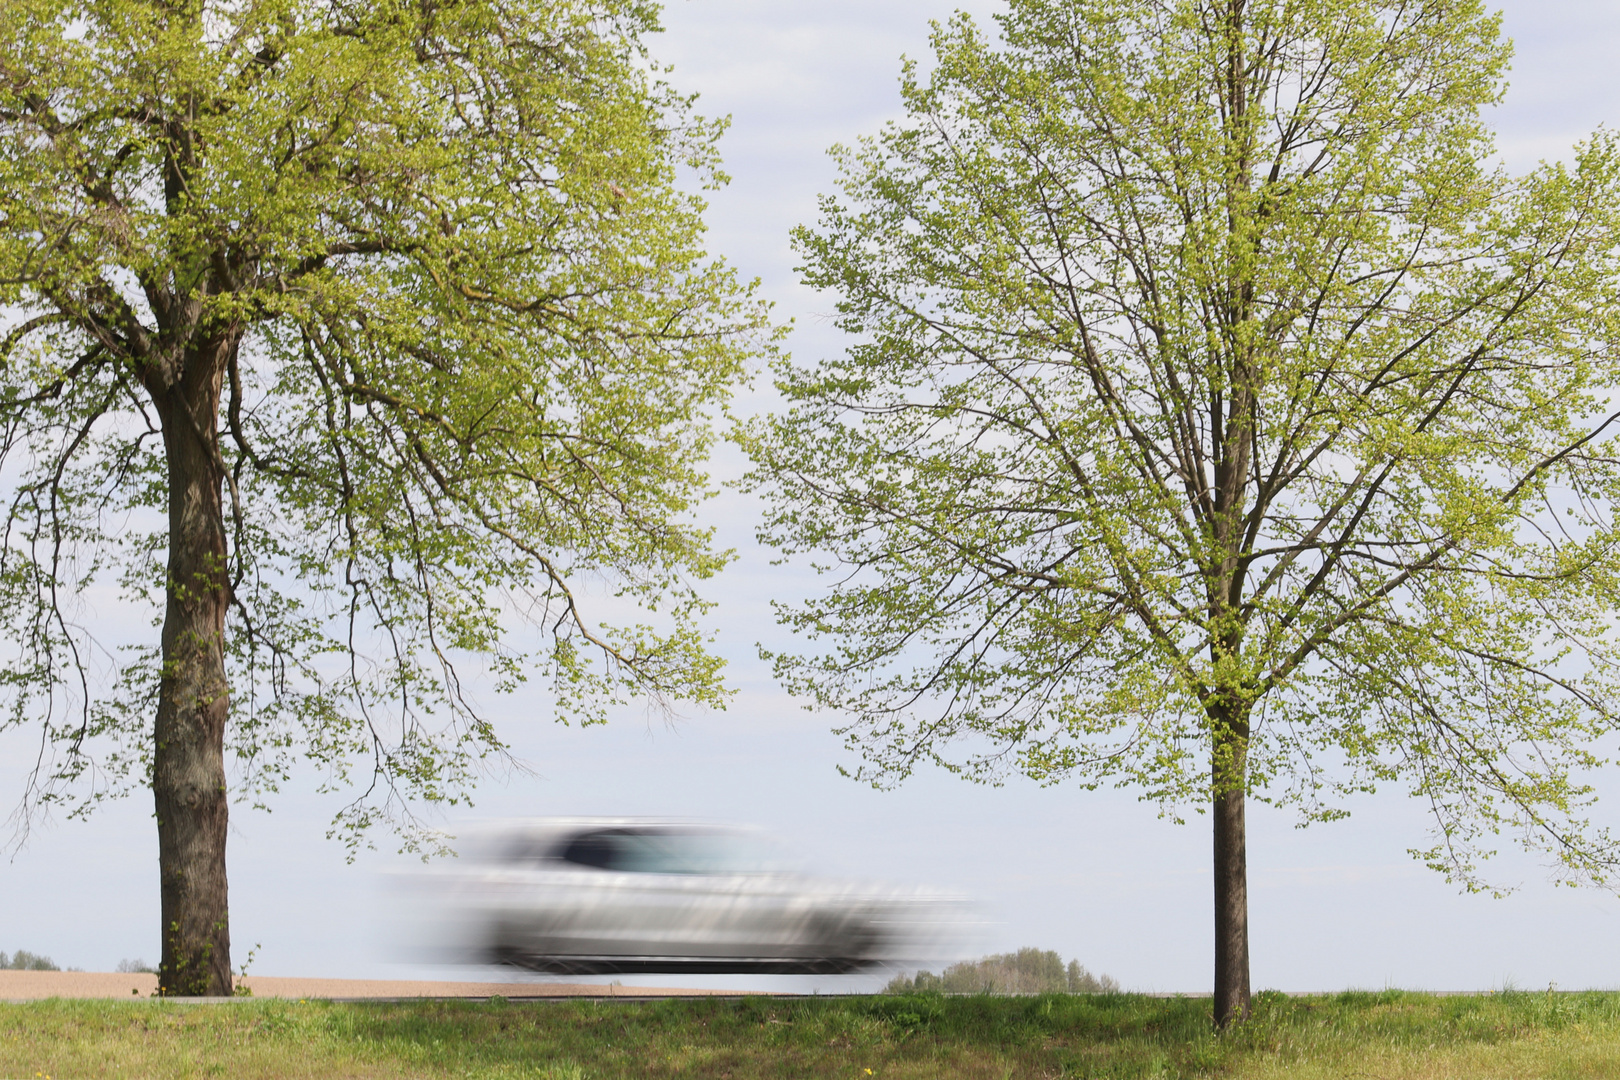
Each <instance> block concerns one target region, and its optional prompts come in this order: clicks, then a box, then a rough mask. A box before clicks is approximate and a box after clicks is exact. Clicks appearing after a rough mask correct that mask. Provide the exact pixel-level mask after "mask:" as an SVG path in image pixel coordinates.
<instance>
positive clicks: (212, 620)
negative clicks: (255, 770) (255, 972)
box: [148, 341, 234, 996]
mask: <svg viewBox="0 0 1620 1080" xmlns="http://www.w3.org/2000/svg"><path fill="white" fill-rule="evenodd" d="M233 345H234V343H233V342H220V341H215V342H211V343H209V346H208V347H206V348H204V349H201V350H196V351H194V350H187V355H186V357H185V362H184V364H183V366H182V370H181V371H180V373H179V377H178V378H177V379H176V380H174V381H173V382H172V383H171V384H169V385H167V386H161V387H152V384H151V382H150V381H149V382H148V385H149V387H152V396H153V399H154V401H155V403H156V406H157V411H158V414H159V417H160V419H161V422H162V427H163V445H164V451H165V454H166V456H167V464H168V482H169V567H168V586H167V591H168V603H167V607H166V610H165V614H164V620H163V671H162V682H161V687H160V690H159V696H158V709H157V722H156V730H155V731H154V747H153V771H152V791H153V795H154V797H155V800H156V804H157V823H158V865H159V872H160V876H161V892H162V904H163V960H162V964H161V965H160V967H159V969H158V986H159V988H160V989H159V992H160V993H162V994H165V995H180V996H199V995H206V996H227V995H229V994H230V993H231V935H230V916H229V908H228V903H227V895H226V878H225V836H226V827H227V824H228V819H229V802H228V798H227V792H226V786H225V723H226V719H227V716H228V713H229V705H230V699H229V696H228V693H227V683H226V675H225V649H224V645H225V616H226V612H227V610H228V608H229V605H230V595H231V589H230V579H229V576H228V574H227V570H226V561H225V560H226V537H225V515H224V501H223V498H222V490H221V489H222V487H223V483H224V475H223V472H222V469H221V465H220V457H219V451H218V430H219V425H218V418H219V402H220V390H221V387H222V385H223V373H224V362H223V361H224V359H225V353H226V351H227V350H228V349H229V348H230V347H232V346H233Z"/></svg>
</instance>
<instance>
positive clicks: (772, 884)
mask: <svg viewBox="0 0 1620 1080" xmlns="http://www.w3.org/2000/svg"><path fill="white" fill-rule="evenodd" d="M456 846H457V847H458V849H459V850H460V852H461V856H462V858H461V859H460V860H458V862H459V863H460V864H461V865H460V866H458V867H456V868H453V869H451V868H445V869H444V870H442V871H440V872H438V873H435V874H434V875H432V880H433V881H434V882H435V883H436V888H437V891H438V892H439V893H440V897H441V900H442V901H443V902H444V903H445V904H447V905H448V907H449V912H448V918H449V921H450V923H451V924H453V926H454V927H455V930H454V937H456V938H457V939H458V940H459V945H460V951H461V955H462V957H463V958H464V959H477V960H482V961H486V962H496V963H502V964H511V965H514V966H517V967H521V968H526V969H528V970H531V971H539V972H546V973H550V974H562V975H599V974H640V973H660V974H668V973H691V974H715V973H726V974H733V973H748V974H795V975H798V974H842V973H847V972H854V971H860V970H863V969H866V968H870V967H874V966H877V965H883V964H897V965H898V964H905V963H908V962H917V961H921V960H929V959H933V958H936V957H939V956H943V955H945V954H946V953H947V952H950V951H952V949H951V946H952V943H953V942H954V941H955V939H957V938H959V937H960V936H961V935H962V933H963V932H964V931H965V930H966V929H967V928H968V926H969V925H970V923H971V922H972V919H973V913H972V910H971V908H970V906H969V905H968V904H967V903H966V902H965V901H963V900H962V899H961V898H959V897H953V896H948V895H945V894H941V893H934V892H929V891H926V890H920V889H903V888H897V887H892V886H883V885H876V884H866V883H857V882H839V881H832V880H827V879H822V878H816V877H811V876H808V875H805V874H802V873H796V872H793V871H791V870H789V869H787V868H786V865H787V864H786V863H785V861H784V860H783V859H782V858H781V856H780V855H779V854H778V853H777V852H776V851H774V850H773V848H772V847H771V845H770V844H769V842H768V841H766V839H765V838H764V837H763V836H762V835H761V834H759V833H757V832H755V831H753V830H748V829H739V828H732V827H727V826H718V825H709V824H702V823H697V822H683V821H668V820H648V819H634V818H613V819H608V818H568V819H547V820H534V821H521V822H508V823H503V824H500V825H496V826H492V827H487V828H485V829H482V830H478V831H476V832H474V833H472V834H471V835H464V836H462V837H461V838H459V839H458V841H457V844H456Z"/></svg>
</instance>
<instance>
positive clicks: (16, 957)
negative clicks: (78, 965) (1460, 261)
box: [0, 949, 62, 971]
mask: <svg viewBox="0 0 1620 1080" xmlns="http://www.w3.org/2000/svg"><path fill="white" fill-rule="evenodd" d="M61 970H62V969H61V968H59V967H57V966H56V964H54V963H53V962H52V961H51V958H50V957H48V956H40V955H39V954H38V953H31V952H29V951H28V950H27V949H18V950H17V951H16V952H14V953H12V954H11V955H10V956H7V955H6V954H5V953H3V952H0V971H61Z"/></svg>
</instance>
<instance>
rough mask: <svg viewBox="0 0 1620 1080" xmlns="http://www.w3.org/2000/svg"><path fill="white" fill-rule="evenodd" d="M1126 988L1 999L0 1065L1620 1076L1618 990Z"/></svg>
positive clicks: (64, 1068)
mask: <svg viewBox="0 0 1620 1080" xmlns="http://www.w3.org/2000/svg"><path fill="white" fill-rule="evenodd" d="M1255 1005H1256V1008H1255V1016H1254V1019H1253V1020H1251V1021H1249V1022H1248V1023H1246V1024H1244V1025H1242V1026H1241V1027H1240V1028H1238V1029H1237V1030H1234V1031H1231V1032H1228V1033H1227V1034H1225V1035H1220V1036H1217V1035H1215V1034H1214V1033H1213V1032H1212V1031H1211V1030H1210V1011H1209V1002H1208V1000H1207V999H1203V1000H1200V999H1174V998H1172V999H1164V998H1149V997H1142V996H1138V995H1131V994H1106V995H1082V996H1067V995H1043V996H1040V997H1027V998H1006V997H939V996H927V995H913V996H875V997H859V998H823V999H811V1000H798V1001H778V1000H772V999H769V998H733V999H684V1000H682V999H677V1000H673V1001H663V1002H652V1003H613V1002H566V1001H564V1002H547V1003H540V1004H536V1003H516V1004H513V1003H506V1002H502V1001H500V1000H496V1001H492V1002H490V1003H488V1004H484V1003H464V1002H414V1003H407V1004H385V1003H376V1004H333V1003H330V1002H320V1001H309V1002H295V1001H274V1000H260V1001H253V1000H243V1001H239V1002H231V1003H226V1004H218V1005H183V1004H177V1003H174V1002H163V1001H131V1002H116V1001H67V1000H53V1001H44V1002H34V1003H29V1004H20V1005H0V1076H6V1077H19V1078H44V1077H51V1078H53V1080H64V1078H71V1077H82V1076H96V1077H117V1076H124V1077H144V1076H153V1077H159V1076H161V1077H212V1076H228V1077H233V1078H236V1077H240V1078H253V1077H278V1078H279V1077H286V1078H297V1077H321V1078H331V1077H476V1078H483V1077H490V1078H505V1077H514V1078H515V1077H523V1078H532V1080H608V1078H618V1077H627V1078H628V1077H637V1078H640V1077H656V1078H662V1077H677V1076H679V1077H702V1078H710V1077H713V1078H725V1077H731V1078H736V1080H744V1078H752V1077H769V1078H778V1077H781V1078H787V1077H815V1078H841V1080H867V1078H868V1077H874V1078H885V1080H899V1078H918V1080H921V1078H925V1077H926V1078H933V1077H986V1078H995V1080H1001V1078H1005V1077H1054V1078H1058V1077H1095V1078H1102V1077H1108V1078H1127V1077H1144V1078H1145V1077H1166V1078H1169V1077H1232V1078H1245V1080H1247V1078H1257V1080H1258V1078H1266V1080H1270V1078H1281V1077H1289V1078H1303V1080H1311V1078H1315V1077H1322V1078H1326V1077H1334V1078H1343V1077H1357V1078H1370V1080H1417V1078H1425V1080H1427V1078H1438V1077H1445V1078H1453V1077H1455V1078H1458V1080H1461V1078H1465V1077H1466V1078H1469V1080H1476V1078H1478V1080H1485V1078H1494V1077H1500V1078H1509V1077H1511V1078H1515V1080H1529V1078H1547V1080H1566V1078H1567V1080H1574V1078H1584V1077H1594V1078H1595V1077H1604V1078H1608V1077H1616V1076H1620V994H1616V993H1575V994H1551V993H1522V992H1511V991H1510V992H1505V993H1500V994H1492V995H1488V996H1483V997H1434V996H1431V995H1426V994H1415V993H1404V992H1401V991H1387V992H1384V993H1346V994H1339V995H1336V996H1328V997H1313V998H1288V997H1284V996H1282V995H1280V994H1269V993H1267V994H1260V995H1257V997H1256V1002H1255Z"/></svg>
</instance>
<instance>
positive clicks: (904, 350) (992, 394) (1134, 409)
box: [746, 0, 1620, 1023]
mask: <svg viewBox="0 0 1620 1080" xmlns="http://www.w3.org/2000/svg"><path fill="white" fill-rule="evenodd" d="M997 30H998V31H999V33H997V34H992V33H989V32H987V31H985V30H984V29H982V28H980V27H979V26H977V25H975V23H974V22H973V21H972V20H971V19H970V18H969V17H967V16H965V15H958V16H957V17H956V18H954V19H952V20H951V21H950V22H949V23H948V24H944V25H936V27H935V33H934V36H933V47H934V54H935V55H934V58H933V59H934V66H933V67H932V69H931V70H930V71H929V72H927V73H926V74H924V73H923V71H922V70H921V69H920V68H919V67H918V66H917V65H916V64H914V63H913V64H908V65H907V66H906V68H905V71H904V76H903V80H902V95H903V98H904V104H905V110H906V116H905V119H903V120H901V121H898V122H896V123H894V124H891V125H890V126H889V127H888V128H886V129H885V130H884V131H883V132H882V133H881V134H880V135H878V136H876V137H872V138H867V139H864V140H862V141H861V142H860V143H859V144H858V145H857V146H854V147H848V148H837V149H835V151H834V153H835V155H836V157H837V160H838V163H839V166H840V168H841V172H842V184H841V192H840V193H839V194H837V195H834V196H828V197H824V199H823V201H822V204H821V219H820V223H819V225H818V226H816V227H802V228H800V229H799V230H797V232H796V233H795V240H796V244H797V248H798V250H799V252H800V253H801V254H802V256H803V258H804V264H805V265H804V268H803V270H804V275H805V280H806V281H807V282H808V283H809V284H810V285H812V286H814V287H816V288H818V289H821V290H825V291H827V292H829V293H831V294H833V295H834V296H835V297H836V298H837V304H838V307H837V311H838V315H837V319H838V322H839V325H840V326H841V327H842V328H843V329H844V330H845V331H846V332H847V333H848V334H849V335H851V337H852V344H851V345H850V346H849V348H848V350H847V351H846V352H845V353H844V354H843V355H838V356H830V357H825V358H821V359H819V360H818V361H817V362H814V363H810V364H800V365H794V364H791V363H788V362H786V361H783V362H782V363H781V365H780V366H779V368H778V374H779V386H780V388H781V390H782V392H783V394H784V395H785V397H786V399H787V403H788V408H787V409H786V410H785V411H783V412H782V413H780V414H779V415H777V416H775V417H773V418H770V419H769V420H768V421H766V422H762V423H759V424H757V425H755V426H754V427H753V428H752V429H751V430H750V431H749V432H748V434H747V435H746V440H747V442H748V445H749V448H750V451H751V452H752V454H753V455H754V457H755V460H756V463H757V468H756V471H755V473H754V474H753V477H754V481H755V483H756V485H757V486H758V487H759V488H760V489H761V490H763V491H764V492H765V493H766V494H767V495H768V497H769V498H770V500H771V509H770V512H769V515H768V518H767V522H766V524H765V526H764V529H763V534H762V536H763V538H764V539H765V540H767V541H769V542H771V543H774V544H776V545H778V546H780V547H781V548H782V549H783V550H785V551H786V552H789V553H812V554H811V557H813V558H817V559H819V560H820V561H821V563H822V564H823V568H824V569H825V570H826V571H827V572H829V573H831V574H834V575H836V580H835V582H834V583H833V585H832V587H831V588H830V589H828V590H827V591H826V592H824V593H821V594H818V595H817V596H815V597H813V598H811V599H808V600H805V601H802V602H799V603H795V604H789V605H786V606H784V607H783V608H782V609H781V610H782V617H783V619H784V621H785V622H786V623H787V624H788V625H790V626H792V627H793V628H794V629H796V630H798V631H800V632H802V633H803V634H805V635H807V636H808V637H809V638H810V639H812V640H819V641H821V642H824V643H825V647H824V648H820V651H816V648H817V647H808V648H807V650H806V651H805V652H803V653H802V654H794V653H791V652H784V653H782V654H779V655H776V656H775V661H776V664H777V668H778V671H779V673H780V675H781V676H782V677H783V678H784V680H785V682H786V685H787V686H789V687H790V688H791V689H793V690H794V691H795V692H798V693H801V694H804V695H807V696H808V697H809V699H810V700H811V701H813V702H814V703H816V704H817V705H819V706H821V707H824V708H827V709H830V710H836V711H840V712H842V713H844V714H845V715H846V717H847V721H846V723H845V725H844V726H843V727H842V728H841V730H842V732H843V733H844V734H845V735H846V737H847V738H848V740H849V744H850V745H851V747H853V748H855V749H857V750H859V752H860V753H861V754H862V755H863V757H864V762H865V763H864V765H862V766H861V768H860V769H859V770H858V775H859V776H861V777H863V778H865V779H868V780H871V781H873V782H875V783H880V784H883V783H892V782H896V781H898V780H899V779H901V778H903V777H904V776H905V775H907V774H908V773H909V772H911V771H912V770H913V769H914V768H915V767H916V766H917V765H918V764H919V763H927V762H933V763H936V764H939V765H943V766H945V767H947V768H949V769H952V770H956V771H959V772H961V773H963V774H964V775H966V776H968V777H969V778H972V779H975V780H998V779H1000V778H1001V777H1003V776H1006V775H1008V774H1009V773H1016V772H1021V773H1024V774H1027V775H1029V776H1031V777H1034V778H1035V779H1037V780H1039V781H1041V782H1043V783H1057V782H1060V781H1069V782H1073V783H1077V784H1079V785H1081V786H1085V787H1095V786H1097V785H1099V784H1120V785H1132V786H1135V787H1136V788H1137V789H1138V790H1140V791H1141V792H1142V793H1143V795H1144V797H1146V798H1149V799H1153V800H1158V801H1159V802H1160V804H1161V805H1162V806H1164V807H1165V808H1166V809H1167V810H1168V812H1170V813H1173V814H1178V815H1179V814H1181V813H1182V812H1184V811H1183V808H1185V807H1188V806H1192V807H1194V808H1196V809H1197V810H1198V811H1199V812H1200V813H1203V812H1204V811H1205V810H1208V811H1209V812H1210V813H1211V818H1212V824H1213V827H1214V835H1215V849H1214V857H1215V913H1216V919H1215V921H1216V926H1215V930H1216V934H1215V959H1216V977H1215V984H1216V995H1217V996H1216V1014H1217V1018H1218V1019H1219V1020H1220V1021H1221V1022H1222V1023H1224V1022H1226V1021H1228V1020H1230V1019H1232V1018H1233V1017H1236V1016H1239V1015H1243V1014H1244V1013H1245V1012H1246V1011H1247V1008H1248V980H1249V963H1248V945H1247V941H1248V931H1247V900H1246V895H1247V894H1246V871H1245V866H1246V846H1245V845H1246V839H1245V829H1244V806H1245V797H1246V796H1254V797H1257V798H1260V799H1263V800H1265V801H1267V802H1272V803H1280V804H1285V805H1289V806H1293V807H1296V808H1298V810H1299V811H1300V813H1301V814H1302V816H1303V818H1304V820H1306V821H1310V820H1322V819H1330V818H1333V817H1336V816H1339V815H1342V814H1343V813H1345V812H1346V806H1347V799H1348V798H1349V797H1350V796H1351V795H1353V794H1356V793H1360V792H1370V791H1372V790H1374V789H1375V788H1377V787H1381V786H1387V785H1400V786H1404V787H1405V789H1406V790H1408V791H1409V792H1410V793H1411V794H1413V795H1415V796H1416V797H1417V798H1419V799H1420V800H1422V801H1423V802H1424V803H1425V804H1426V805H1427V807H1428V808H1429V810H1430V811H1431V812H1432V815H1433V829H1434V835H1433V838H1432V841H1431V842H1430V843H1428V844H1426V845H1422V848H1421V850H1420V851H1417V852H1415V853H1416V854H1418V855H1419V857H1421V858H1422V859H1423V860H1424V861H1426V862H1427V863H1429V864H1430V865H1432V866H1434V867H1436V868H1437V869H1440V870H1442V871H1444V872H1445V873H1447V874H1449V875H1451V876H1452V877H1453V878H1455V879H1456V880H1458V881H1461V882H1463V883H1465V884H1467V885H1469V886H1470V887H1478V886H1481V885H1483V884H1485V881H1484V879H1483V877H1482V875H1481V871H1480V870H1479V864H1478V859H1479V857H1480V856H1481V855H1483V854H1488V853H1489V852H1490V850H1491V845H1492V844H1493V843H1494V842H1495V836H1496V835H1497V834H1498V833H1501V832H1506V833H1509V834H1511V835H1513V836H1515V837H1516V838H1518V839H1520V840H1522V841H1524V842H1525V843H1526V844H1528V845H1530V846H1531V847H1532V848H1536V849H1539V850H1542V851H1544V852H1546V853H1548V854H1549V855H1550V856H1552V858H1553V861H1554V862H1555V864H1556V865H1557V867H1558V869H1559V871H1560V872H1561V873H1562V874H1563V875H1564V876H1566V877H1567V878H1569V879H1572V880H1593V879H1596V880H1612V872H1613V869H1614V866H1615V854H1616V852H1615V848H1614V845H1613V844H1612V843H1611V841H1610V839H1609V837H1608V835H1607V834H1606V833H1605V832H1603V831H1602V830H1601V829H1598V828H1594V827H1593V826H1592V825H1591V822H1590V820H1589V809H1588V808H1589V805H1590V803H1591V800H1592V796H1593V792H1592V790H1591V788H1590V787H1589V786H1588V779H1589V775H1590V770H1591V769H1593V768H1594V767H1596V766H1598V765H1600V764H1602V763H1603V762H1604V761H1605V760H1606V756H1607V755H1608V754H1609V753H1610V752H1611V750H1612V743H1613V732H1614V722H1615V718H1616V707H1617V700H1616V697H1615V690H1616V687H1615V667H1614V662H1613V661H1614V653H1613V648H1614V643H1613V622H1614V619H1613V613H1612V603H1613V597H1614V595H1615V591H1614V590H1615V584H1616V579H1615V571H1616V568H1617V551H1616V539H1617V537H1616V531H1615V517H1614V509H1615V498H1616V495H1617V493H1620V487H1617V484H1620V469H1617V467H1616V459H1615V449H1616V445H1615V436H1616V434H1617V433H1620V432H1617V425H1616V423H1615V421H1616V419H1617V417H1616V415H1614V414H1613V411H1612V410H1613V409H1614V407H1615V396H1614V395H1615V391H1616V383H1617V375H1620V371H1617V361H1620V318H1617V316H1620V300H1617V298H1620V292H1617V290H1616V284H1617V280H1620V279H1617V276H1616V269H1617V264H1616V253H1617V246H1616V244H1617V231H1616V225H1617V219H1616V214H1617V208H1620V198H1617V196H1620V175H1617V169H1620V157H1617V154H1616V147H1615V145H1614V143H1613V141H1612V139H1611V138H1610V137H1609V136H1607V135H1604V134H1599V135H1596V136H1594V137H1593V138H1592V139H1591V140H1589V141H1588V142H1586V143H1584V144H1582V145H1581V146H1578V147H1576V148H1575V149H1574V151H1573V154H1572V159H1571V162H1570V163H1568V164H1565V163H1559V162H1551V163H1546V164H1543V165H1542V166H1540V167H1539V168H1536V169H1534V170H1532V171H1530V172H1528V173H1526V174H1524V175H1515V174H1513V173H1512V172H1510V171H1509V170H1507V169H1506V168H1504V167H1502V166H1501V165H1500V164H1499V163H1498V162H1497V160H1496V156H1495V155H1496V152H1495V149H1494V146H1493V143H1492V137H1491V133H1490V131H1489V129H1488V127H1487V125H1486V123H1485V119H1484V110H1485V109H1487V108H1488V107H1489V106H1491V105H1492V104H1493V103H1495V102H1496V101H1497V100H1498V99H1499V98H1500V96H1501V94H1502V92H1503V88H1504V86H1505V82H1504V76H1505V73H1506V70H1507V63H1508V59H1509V46H1508V45H1507V44H1506V43H1505V42H1503V41H1502V40H1501V38H1500V36H1499V25H1498V19H1497V17H1495V16H1493V15H1492V14H1490V13H1488V12H1487V11H1486V10H1485V9H1484V8H1483V6H1482V5H1481V4H1480V3H1478V2H1476V0H1439V2H1436V3H1427V4H1407V3H1400V2H1394V0H1011V3H1010V5H1009V11H1008V12H1007V13H1006V14H1005V15H1002V16H998V17H997Z"/></svg>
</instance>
